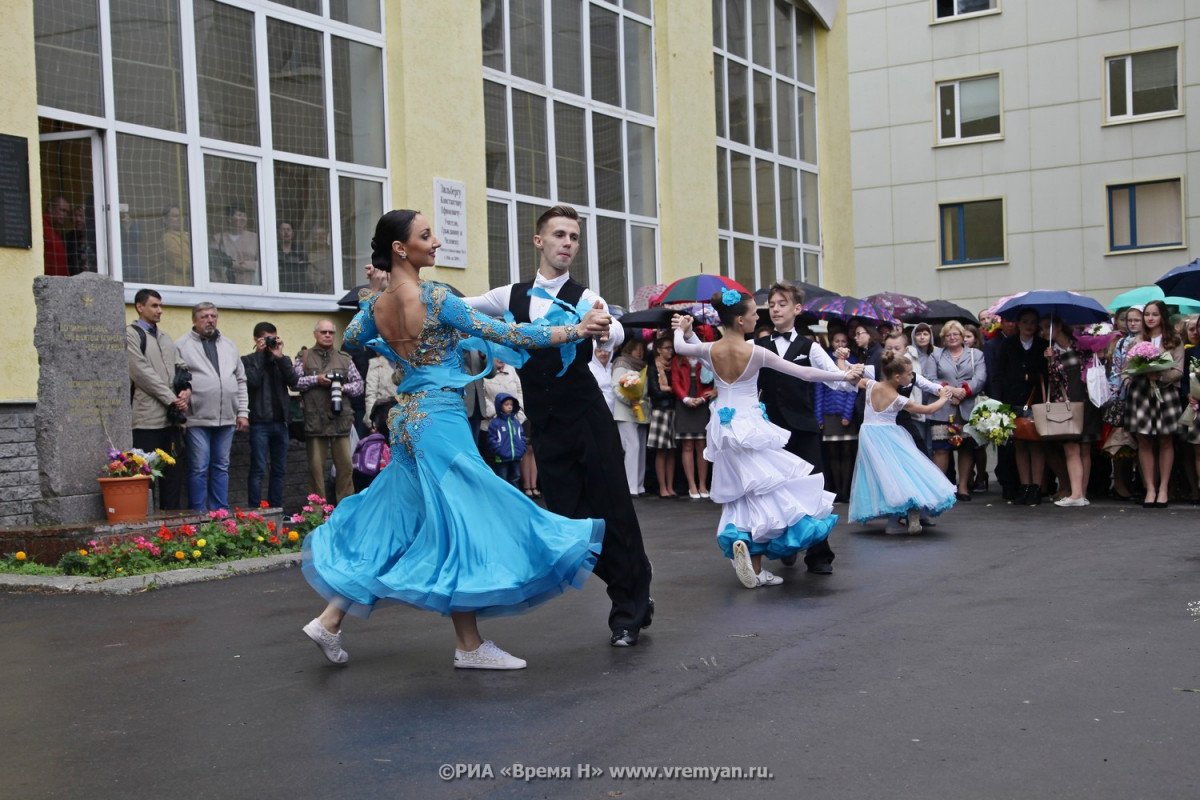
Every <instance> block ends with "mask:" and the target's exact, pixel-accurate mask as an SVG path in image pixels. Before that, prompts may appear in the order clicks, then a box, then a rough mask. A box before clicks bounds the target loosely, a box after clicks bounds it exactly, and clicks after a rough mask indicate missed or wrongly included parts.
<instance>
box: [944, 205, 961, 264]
mask: <svg viewBox="0 0 1200 800" xmlns="http://www.w3.org/2000/svg"><path fill="white" fill-rule="evenodd" d="M961 210H962V206H942V263H944V264H950V263H955V262H959V261H962V260H963V252H962V242H961V241H960V239H961V237H960V232H959V216H960V214H961Z"/></svg>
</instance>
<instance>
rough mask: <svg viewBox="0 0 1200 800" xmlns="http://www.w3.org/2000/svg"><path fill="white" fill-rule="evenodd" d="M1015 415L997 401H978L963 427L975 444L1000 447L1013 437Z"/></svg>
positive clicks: (1010, 409)
mask: <svg viewBox="0 0 1200 800" xmlns="http://www.w3.org/2000/svg"><path fill="white" fill-rule="evenodd" d="M1016 422H1017V415H1016V414H1014V413H1013V410H1012V408H1010V407H1009V406H1007V405H1005V404H1004V403H1001V402H1000V401H999V400H991V399H989V400H980V401H979V402H978V403H976V404H975V410H974V411H972V412H971V418H970V419H969V420H967V424H966V425H964V426H963V431H965V432H966V433H967V435H969V436H970V437H971V438H972V439H974V440H975V443H976V444H979V445H986V444H994V445H997V446H999V445H1002V444H1006V443H1007V442H1008V440H1009V439H1010V438H1012V435H1013V429H1014V427H1015V426H1016Z"/></svg>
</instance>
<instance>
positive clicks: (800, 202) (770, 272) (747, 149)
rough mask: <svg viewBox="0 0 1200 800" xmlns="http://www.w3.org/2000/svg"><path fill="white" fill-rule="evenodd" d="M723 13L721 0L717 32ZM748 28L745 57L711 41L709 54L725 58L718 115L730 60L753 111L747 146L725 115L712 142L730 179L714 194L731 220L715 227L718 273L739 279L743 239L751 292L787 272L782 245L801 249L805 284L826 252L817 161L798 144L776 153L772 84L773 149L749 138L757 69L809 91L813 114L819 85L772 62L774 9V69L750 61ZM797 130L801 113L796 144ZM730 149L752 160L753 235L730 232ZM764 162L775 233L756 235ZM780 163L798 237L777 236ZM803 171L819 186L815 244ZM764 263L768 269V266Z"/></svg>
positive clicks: (817, 279) (816, 279)
mask: <svg viewBox="0 0 1200 800" xmlns="http://www.w3.org/2000/svg"><path fill="white" fill-rule="evenodd" d="M742 2H743V3H747V0H742ZM772 6H773V4H772ZM746 8H747V14H746V19H747V20H750V14H749V4H748V3H747V4H746ZM724 13H725V6H724V4H722V6H721V14H722V19H721V30H723V31H724V30H727V26H726V25H725V21H724ZM792 13H793V14H806V15H808V16H810V17H811V16H812V15H811V14H810V13H809V12H808V11H806V10H805V9H802V8H801V7H800V6H798V5H794V6H793V10H792ZM816 25H817V22H816V19H815V17H814V18H813V27H812V30H813V37H812V42H813V45H814V46H813V47H810V48H809V52H808V53H807V57H808V58H810V59H815V58H816V53H815V50H816V47H815V43H816ZM792 27H793V30H794V29H795V17H793V18H792ZM752 29H753V25H752V24H751V23H749V22H748V23H747V34H748V37H747V47H746V55H745V56H739V55H736V54H734V53H732V52H730V51H729V50H727V49H724V48H722V47H717V46H715V45H714V46H713V49H712V52H713V55H714V56H720V57H722V58H723V59H725V64H726V70H725V74H724V75H721V76H719V78H720V80H721V83H722V86H724V87H725V89H724V92H723V96H724V98H725V103H724V105H723V107H722V108H721V109H720V112H719V113H720V114H721V115H722V116H723V117H726V118H727V117H728V111H729V71H728V64H731V63H732V64H737V65H739V66H741V67H742V68H743V69H744V70H745V72H746V96H747V97H748V98H749V100H750V112H751V113H750V114H749V119H748V124H749V125H750V128H751V130H750V134H749V136H748V137H747V138H748V139H749V141H750V142H751V144H749V145H746V144H742V143H741V142H738V141H736V140H734V139H731V138H729V124H728V123H729V121H728V119H724V125H718V129H720V130H724V132H725V135H724V136H722V135H719V134H718V136H717V140H716V147H717V152H716V155H717V158H718V159H721V158H722V154H723V161H724V163H721V164H718V169H723V170H724V171H725V172H724V174H725V175H728V176H730V180H729V181H726V186H725V195H724V196H723V197H722V196H718V197H717V203H718V205H719V206H723V207H724V210H725V219H726V220H728V221H729V227H720V226H719V225H718V228H717V248H718V254H719V257H720V268H721V272H722V274H724V275H726V276H727V277H730V278H734V279H735V280H736V279H737V274H736V273H737V264H736V263H735V257H734V256H735V252H736V242H738V241H741V242H745V243H750V244H751V246H752V250H753V253H754V275H755V280H756V283H757V284H758V285H757V286H747V287H746V288H747V289H749V290H750V291H752V292H753V291H755V289H757V288H759V287H762V286H770V285H771V284H772V283H774V282H776V281H778V280H784V279H785V276H784V274H783V254H784V248H788V249H793V250H797V251H799V253H800V261H801V266H800V276H799V278H800V280H803V281H807V282H809V283H815V284H820V283H821V280H822V278H823V276H824V271H825V268H824V253H823V251H824V248H823V246H822V243H823V241H824V231H823V228H822V226H821V208H820V195H819V192H820V189H819V185H820V169H819V168H818V165H817V163H816V162H812V161H805V160H803V159H802V158H801V157H800V155H801V153H800V151H799V148H797V152H796V157H795V158H791V157H788V156H784V155H781V154H779V152H778V149H779V128H778V125H777V118H776V114H777V106H778V93H777V92H776V91H775V89H774V88H772V91H771V123H770V124H771V143H772V149H771V151H766V150H761V149H759V148H758V147H756V146H755V144H753V142H754V141H755V131H754V129H753V128H754V125H755V120H754V114H753V98H754V74H755V72H758V73H760V74H765V75H769V76H770V78H771V79H772V80H773V81H780V82H783V83H786V84H790V85H792V86H794V87H795V88H797V89H802V90H804V91H808V92H811V93H812V96H813V108H812V113H813V114H816V113H817V109H818V108H819V106H820V97H819V94H818V92H817V87H816V85H815V84H809V83H806V82H804V81H802V80H801V79H800V75H799V72H800V70H799V69H798V68H797V70H796V71H797V74H796V75H795V76H788V75H785V74H783V73H781V72H778V71H777V70H776V69H775V63H774V62H775V55H776V51H775V45H774V42H775V15H774V13H773V12H772V13H771V15H770V25H769V26H768V29H767V33H766V35H767V37H768V38H769V39H770V40H771V61H772V67H771V69H769V70H768V69H765V68H764V67H762V66H761V65H759V64H758V63H757V62H755V60H754V53H753V51H754V47H753V43H752V42H751V40H750V36H753V33H752ZM799 58H800V56H799V54H798V55H797V67H798V66H799ZM811 72H812V74H813V76H814V79H815V77H816V69H815V61H814V64H813V69H812V70H811ZM774 86H775V83H772V87H774ZM812 127H813V131H814V133H816V131H817V129H818V125H817V124H816V123H815V122H814V124H813V126H812ZM800 134H801V130H800V123H799V114H798V113H797V121H796V129H795V131H794V134H793V135H794V136H795V141H796V143H797V145H798V144H799V142H800ZM813 148H814V152H817V153H819V152H820V142H819V141H816V142H814V143H813ZM734 153H737V154H739V155H743V156H748V157H749V158H750V163H751V177H750V206H751V214H752V222H751V227H752V228H753V229H754V233H752V234H747V233H744V232H742V231H737V230H734V227H733V185H732V184H733V181H732V177H733V172H732V155H733V154H734ZM763 161H766V162H771V163H772V164H773V165H774V166H773V176H774V177H773V180H774V186H775V196H776V203H775V220H774V222H775V232H776V235H775V236H763V235H761V234H759V233H758V231H759V230H760V229H761V226H760V224H759V202H758V181H757V179H756V175H757V163H758V162H763ZM781 167H784V168H791V169H794V170H796V183H797V186H796V205H797V209H798V211H799V212H800V215H799V217H798V218H797V220H796V226H797V233H798V234H799V237H800V238H799V239H798V240H792V239H784V238H783V237H782V236H781V233H782V231H783V224H782V223H783V220H782V209H781V208H780V204H779V203H778V197H779V175H780V168H781ZM805 173H808V174H810V175H812V176H814V179H815V180H816V182H817V184H818V197H817V200H816V202H814V203H813V205H812V206H811V209H810V210H811V213H812V214H815V215H816V229H817V241H816V242H815V243H813V242H805V241H804V220H805V215H804V210H805V208H806V203H807V199H806V196H805V192H804V174H805ZM718 218H719V217H718ZM768 248H769V249H772V250H773V251H774V256H775V262H774V264H773V265H766V267H765V266H764V264H763V263H762V261H761V256H762V253H763V250H764V249H768ZM810 261H815V262H816V270H815V274H811V273H810V272H809V271H808V264H809V262H810ZM767 267H769V269H768V268H767Z"/></svg>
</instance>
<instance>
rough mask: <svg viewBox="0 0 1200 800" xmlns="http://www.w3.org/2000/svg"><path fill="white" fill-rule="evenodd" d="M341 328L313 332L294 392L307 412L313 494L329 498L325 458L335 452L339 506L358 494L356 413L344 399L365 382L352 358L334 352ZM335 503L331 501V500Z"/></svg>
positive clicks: (323, 326) (324, 326)
mask: <svg viewBox="0 0 1200 800" xmlns="http://www.w3.org/2000/svg"><path fill="white" fill-rule="evenodd" d="M336 334H337V328H335V327H334V325H333V323H332V322H331V321H329V320H327V319H323V320H320V321H318V322H317V324H316V327H314V328H313V338H314V339H315V340H316V342H315V344H313V346H312V347H310V348H308V351H307V352H306V353H305V354H304V359H303V361H302V362H301V364H300V365H301V367H302V372H301V375H300V380H299V381H298V382H297V386H296V388H297V389H299V391H300V403H301V406H302V408H303V409H304V446H305V449H306V450H307V451H308V491H309V494H318V495H321V496H322V497H325V496H326V492H325V458H326V456H327V455H328V454H330V453H331V452H332V454H333V466H334V468H335V469H336V470H337V488H336V493H337V500H345V499H346V498H347V497H349V496H350V495H352V494H354V478H353V467H352V465H351V459H350V456H351V448H350V429H351V428H353V427H354V410H353V409H352V408H351V407H350V401H349V400H348V399H346V398H349V397H357V396H358V395H361V394H362V393H363V379H362V377H361V376H360V375H359V372H358V369H357V368H355V366H354V362H353V361H351V360H350V356H348V355H346V354H345V353H343V352H342V351H341V350H337V349H335V348H334V346H333V342H334V338H333V337H334V336H335V335H336ZM331 502H332V500H331Z"/></svg>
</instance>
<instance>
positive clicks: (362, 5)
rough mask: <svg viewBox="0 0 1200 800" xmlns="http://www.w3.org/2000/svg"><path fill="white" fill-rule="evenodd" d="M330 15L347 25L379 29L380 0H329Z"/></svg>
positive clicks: (380, 21) (371, 29) (372, 29)
mask: <svg viewBox="0 0 1200 800" xmlns="http://www.w3.org/2000/svg"><path fill="white" fill-rule="evenodd" d="M329 17H330V19H334V20H337V21H338V22H345V23H346V24H347V25H354V26H355V27H358V28H366V29H367V30H369V31H379V29H380V28H381V27H382V22H383V20H382V19H380V14H379V0H329Z"/></svg>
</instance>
